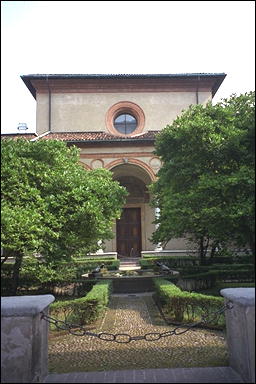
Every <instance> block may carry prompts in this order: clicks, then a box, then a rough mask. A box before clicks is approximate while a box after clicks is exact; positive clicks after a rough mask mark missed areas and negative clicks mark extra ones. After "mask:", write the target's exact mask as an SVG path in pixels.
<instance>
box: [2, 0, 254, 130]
mask: <svg viewBox="0 0 256 384" xmlns="http://www.w3.org/2000/svg"><path fill="white" fill-rule="evenodd" d="M1 31H2V33H1V36H2V39H1V40H2V45H1V46H2V56H1V57H2V61H1V63H2V76H1V92H2V98H1V99H2V133H11V132H17V126H18V123H20V122H21V123H27V125H28V127H29V131H27V132H35V128H36V101H35V100H34V98H33V96H32V95H31V93H30V92H29V90H28V89H27V88H26V86H25V84H24V83H23V81H22V80H21V79H20V75H27V74H36V73H37V74H40V73H41V74H49V73H55V74H78V73H79V74H110V73H112V74H118V73H122V74H124V73H126V74H164V73H200V72H204V73H220V72H221V73H223V72H224V73H226V74H227V77H226V79H225V80H224V82H223V83H222V85H221V87H220V89H219V90H218V92H217V94H216V95H215V97H214V101H219V100H220V99H221V98H224V97H229V96H230V95H231V94H232V93H236V94H237V95H239V94H240V93H244V92H249V91H252V90H254V83H255V2H254V1H63V2H62V1H1Z"/></svg>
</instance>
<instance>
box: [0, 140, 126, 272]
mask: <svg viewBox="0 0 256 384" xmlns="http://www.w3.org/2000/svg"><path fill="white" fill-rule="evenodd" d="M1 158H2V167H1V179H2V183H1V196H2V211H1V216H2V227H1V230H2V236H1V246H2V247H3V248H4V250H5V251H6V252H9V254H11V253H12V254H13V255H14V256H15V257H16V263H15V264H14V270H15V271H16V272H15V278H16V277H17V275H18V272H19V269H20V267H21V260H22V256H23V255H24V254H26V255H27V254H29V253H30V254H31V253H33V252H39V253H42V254H43V256H44V259H45V260H46V261H47V262H52V261H54V262H56V261H57V260H62V259H70V260H71V257H72V256H76V255H81V254H86V253H88V252H94V251H96V250H97V248H98V244H97V243H98V241H99V240H105V239H110V238H112V237H113V234H112V224H113V222H114V220H115V219H116V218H119V217H120V213H121V207H122V205H123V204H124V197H125V195H126V190H125V189H124V188H123V187H121V186H120V185H119V183H118V182H116V181H113V179H112V174H111V172H110V171H107V170H105V169H97V170H93V171H86V170H85V169H84V168H83V167H82V166H81V165H80V164H79V163H78V161H79V150H78V149H77V148H76V147H74V146H73V147H70V148H69V147H68V146H67V145H66V144H65V143H63V142H60V141H57V140H49V141H46V140H45V141H44V140H41V141H35V142H29V141H27V140H22V139H19V140H17V141H14V140H2V145H1Z"/></svg>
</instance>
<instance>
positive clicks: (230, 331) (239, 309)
mask: <svg viewBox="0 0 256 384" xmlns="http://www.w3.org/2000/svg"><path fill="white" fill-rule="evenodd" d="M220 293H221V295H222V296H224V297H225V302H227V301H228V300H231V301H232V304H233V308H232V309H230V310H229V309H228V310H226V312H225V314H226V326H227V343H228V350H229V364H230V366H231V368H233V369H234V370H235V371H237V373H238V374H240V376H241V377H242V379H243V380H244V382H245V383H255V290H254V288H226V289H222V290H221V291H220Z"/></svg>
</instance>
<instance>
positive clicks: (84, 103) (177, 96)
mask: <svg viewBox="0 0 256 384" xmlns="http://www.w3.org/2000/svg"><path fill="white" fill-rule="evenodd" d="M198 96H199V103H202V104H205V103H206V102H207V101H208V100H210V99H211V93H210V92H199V95H198ZM48 100H49V99H48V94H46V93H45V94H40V93H39V94H37V133H38V134H42V133H44V132H46V131H48V130H49V122H48V120H49V118H48V110H49V104H48ZM120 101H131V102H133V103H136V104H138V105H139V106H140V107H141V108H142V110H143V111H144V114H145V127H144V131H150V130H160V129H162V128H164V127H165V126H166V125H167V124H169V123H171V122H172V121H173V120H174V119H175V118H176V117H177V115H179V114H180V113H181V111H182V110H183V109H186V108H188V107H189V105H191V104H196V93H195V92H156V93H153V92H148V93H143V92H138V93H64V94H61V93H55V94H54V93H52V95H51V131H52V132H85V131H106V130H107V128H106V124H105V117H106V113H107V111H108V109H109V108H110V107H111V106H112V105H113V104H115V103H117V102H120Z"/></svg>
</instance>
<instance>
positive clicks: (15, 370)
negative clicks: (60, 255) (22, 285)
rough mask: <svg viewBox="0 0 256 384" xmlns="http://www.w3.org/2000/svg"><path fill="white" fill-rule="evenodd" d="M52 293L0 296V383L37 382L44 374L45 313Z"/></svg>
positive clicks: (46, 346) (45, 372)
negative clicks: (0, 378)
mask: <svg viewBox="0 0 256 384" xmlns="http://www.w3.org/2000/svg"><path fill="white" fill-rule="evenodd" d="M53 301H54V296H52V295H37V296H10V297H2V298H1V322H2V327H1V371H2V372H1V373H2V375H1V376H2V381H1V382H2V383H41V382H43V380H44V378H45V377H46V376H47V375H48V328H49V323H48V322H47V321H45V320H44V319H41V314H40V312H41V311H44V313H45V314H47V313H48V307H49V304H50V303H52V302H53Z"/></svg>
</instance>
